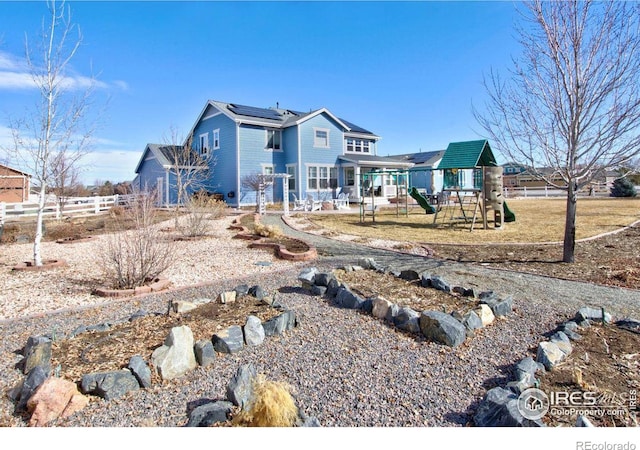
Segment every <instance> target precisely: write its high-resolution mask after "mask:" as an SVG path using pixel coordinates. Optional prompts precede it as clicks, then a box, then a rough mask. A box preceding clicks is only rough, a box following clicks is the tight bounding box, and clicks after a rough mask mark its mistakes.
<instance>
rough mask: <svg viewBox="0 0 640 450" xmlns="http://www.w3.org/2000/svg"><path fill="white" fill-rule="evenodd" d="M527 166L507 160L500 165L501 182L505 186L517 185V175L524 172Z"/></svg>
mask: <svg viewBox="0 0 640 450" xmlns="http://www.w3.org/2000/svg"><path fill="white" fill-rule="evenodd" d="M526 170H527V167H526V166H524V165H522V164H518V163H514V162H508V163H505V164H503V165H502V184H503V186H504V187H505V188H510V187H517V186H518V175H519V174H521V173H523V172H525V171H526Z"/></svg>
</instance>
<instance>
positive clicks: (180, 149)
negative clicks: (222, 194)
mask: <svg viewBox="0 0 640 450" xmlns="http://www.w3.org/2000/svg"><path fill="white" fill-rule="evenodd" d="M163 140H164V142H165V145H164V146H163V148H162V149H161V150H162V152H163V153H164V155H165V156H166V157H167V159H168V160H169V165H170V169H169V170H170V176H169V184H170V186H168V187H172V188H174V189H175V192H176V205H175V219H174V221H175V228H176V230H177V229H178V228H179V226H178V216H179V211H180V208H181V207H183V206H185V205H187V204H188V200H189V198H190V197H191V195H193V194H194V193H195V192H197V191H200V190H204V189H206V188H207V187H208V181H209V179H210V178H211V175H212V174H213V168H214V166H215V163H216V161H215V157H214V156H213V152H212V150H211V149H210V148H209V149H195V148H194V147H193V139H192V136H189V137H188V138H187V139H183V138H182V137H181V136H180V133H179V132H178V130H177V129H176V128H175V127H171V128H170V130H169V135H168V136H165V137H164V139H163Z"/></svg>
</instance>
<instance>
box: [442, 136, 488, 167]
mask: <svg viewBox="0 0 640 450" xmlns="http://www.w3.org/2000/svg"><path fill="white" fill-rule="evenodd" d="M497 165H498V163H497V162H496V158H495V157H494V156H493V152H492V151H491V146H490V145H489V141H487V140H486V139H482V140H479V141H465V142H451V143H450V144H449V146H448V147H447V150H445V152H444V155H443V156H442V160H441V161H440V164H438V169H439V170H442V169H473V168H474V167H481V166H497Z"/></svg>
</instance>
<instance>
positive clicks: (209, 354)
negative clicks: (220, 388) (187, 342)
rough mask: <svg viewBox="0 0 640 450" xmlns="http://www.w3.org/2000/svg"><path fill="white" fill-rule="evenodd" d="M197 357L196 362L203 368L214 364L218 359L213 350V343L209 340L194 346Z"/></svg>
mask: <svg viewBox="0 0 640 450" xmlns="http://www.w3.org/2000/svg"><path fill="white" fill-rule="evenodd" d="M193 351H194V353H195V355H196V361H198V364H200V366H202V367H207V366H210V365H211V364H213V362H214V361H215V359H216V351H215V350H214V349H213V343H212V342H211V341H210V340H209V339H201V340H199V341H198V342H196V344H195V345H194V346H193Z"/></svg>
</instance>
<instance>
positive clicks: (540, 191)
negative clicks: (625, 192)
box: [504, 186, 610, 198]
mask: <svg viewBox="0 0 640 450" xmlns="http://www.w3.org/2000/svg"><path fill="white" fill-rule="evenodd" d="M609 194H610V191H609V188H608V187H606V186H598V187H596V188H594V190H593V192H590V191H589V189H584V190H581V191H579V192H578V196H579V197H609ZM566 196H567V191H565V190H562V189H555V188H553V187H550V186H540V187H526V186H523V187H505V188H504V197H505V198H541V197H566Z"/></svg>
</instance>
